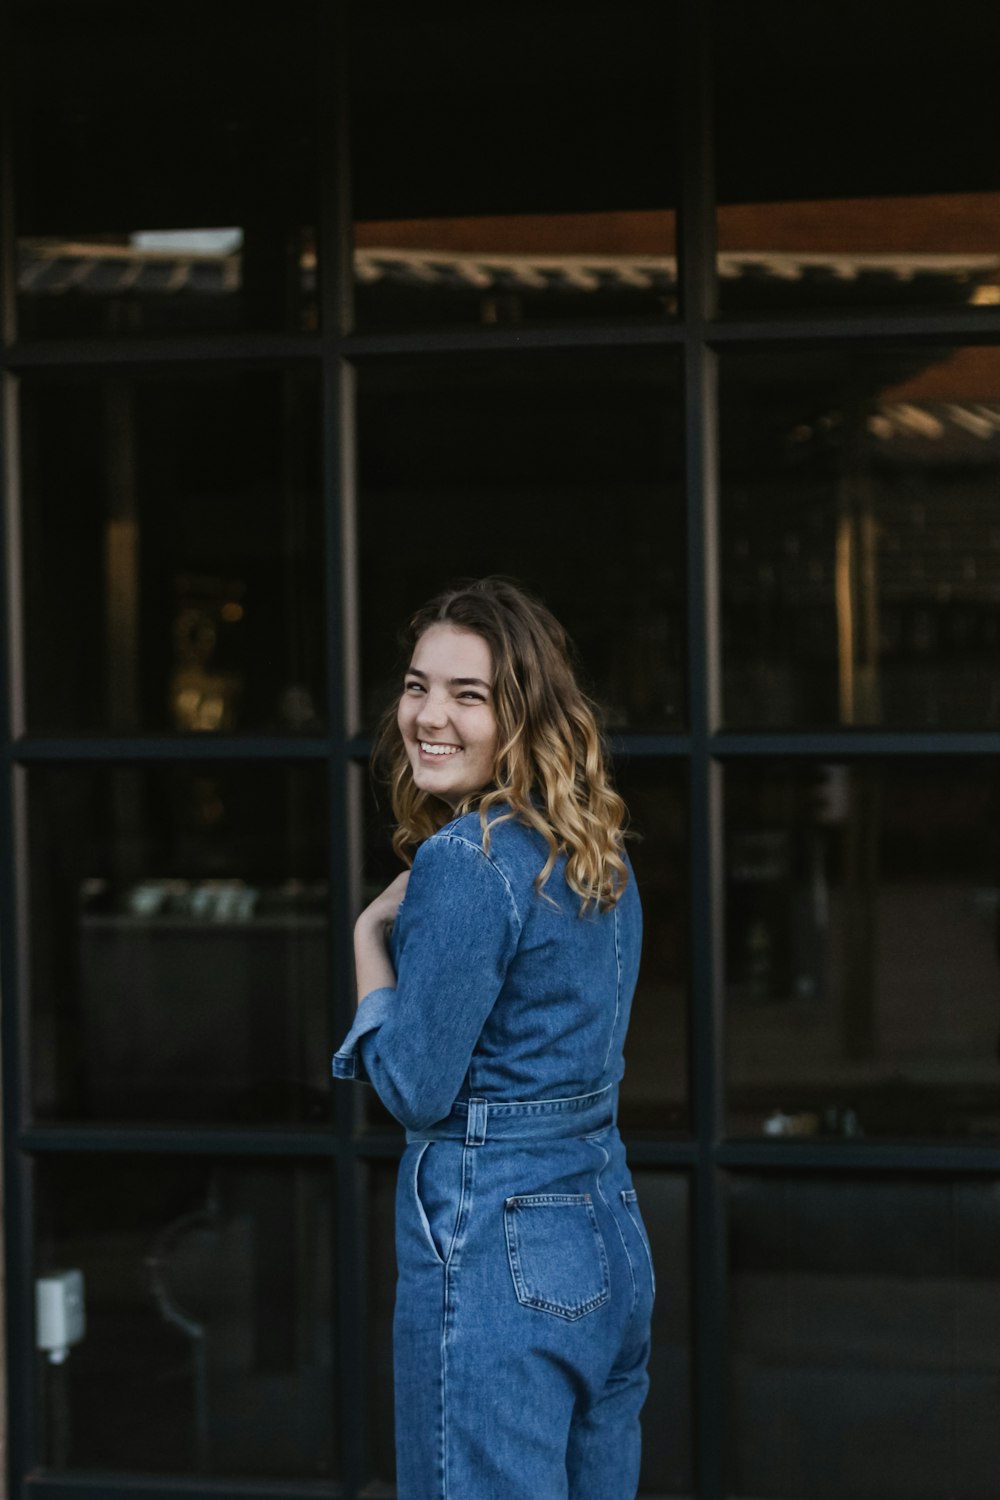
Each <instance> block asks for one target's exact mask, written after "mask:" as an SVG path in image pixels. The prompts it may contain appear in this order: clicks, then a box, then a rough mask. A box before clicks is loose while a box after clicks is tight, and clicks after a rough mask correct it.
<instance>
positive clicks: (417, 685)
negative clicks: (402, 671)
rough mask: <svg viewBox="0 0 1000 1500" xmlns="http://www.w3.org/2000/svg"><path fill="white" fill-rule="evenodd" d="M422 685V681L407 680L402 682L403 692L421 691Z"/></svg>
mask: <svg viewBox="0 0 1000 1500" xmlns="http://www.w3.org/2000/svg"><path fill="white" fill-rule="evenodd" d="M423 690H424V685H423V683H422V682H407V683H405V684H404V687H403V691H404V693H422V692H423Z"/></svg>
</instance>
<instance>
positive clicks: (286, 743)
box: [5, 733, 332, 763]
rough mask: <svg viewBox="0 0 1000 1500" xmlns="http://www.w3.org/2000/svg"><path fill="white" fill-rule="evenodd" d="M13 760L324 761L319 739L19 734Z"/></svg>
mask: <svg viewBox="0 0 1000 1500" xmlns="http://www.w3.org/2000/svg"><path fill="white" fill-rule="evenodd" d="M5 748H6V753H7V755H8V757H9V758H10V759H11V760H13V761H15V762H18V761H21V762H30V763H33V762H35V761H52V760H60V761H67V760H69V761H94V760H117V761H137V760H325V759H327V757H328V756H329V755H330V754H331V748H332V747H331V741H330V740H328V739H326V738H324V737H323V736H322V735H301V736H296V735H278V734H246V735H241V734H210V733H205V734H149V735H78V736H70V735H66V736H62V735H59V736H56V735H37V734H31V735H24V736H23V737H22V738H21V739H17V740H13V741H11V742H10V743H9V744H8V745H7V746H6V747H5Z"/></svg>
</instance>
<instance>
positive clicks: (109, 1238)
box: [37, 1155, 336, 1479]
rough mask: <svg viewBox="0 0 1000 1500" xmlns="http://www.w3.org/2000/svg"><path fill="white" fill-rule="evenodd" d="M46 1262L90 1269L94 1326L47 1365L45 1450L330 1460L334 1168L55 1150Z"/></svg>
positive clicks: (115, 1462)
mask: <svg viewBox="0 0 1000 1500" xmlns="http://www.w3.org/2000/svg"><path fill="white" fill-rule="evenodd" d="M37 1173H38V1190H37V1200H38V1244H37V1265H38V1274H39V1275H45V1274H47V1273H48V1272H49V1271H50V1270H54V1269H56V1268H59V1269H63V1268H72V1269H74V1270H77V1271H80V1272H82V1276H83V1286H84V1302H85V1309H86V1332H85V1334H84V1337H83V1339H82V1341H81V1342H80V1343H78V1344H77V1345H75V1346H74V1347H73V1348H72V1349H71V1350H70V1352H69V1355H68V1358H67V1359H66V1361H65V1363H63V1364H53V1363H50V1362H48V1361H46V1362H44V1363H41V1364H40V1366H39V1379H40V1382H41V1395H42V1399H43V1402H44V1407H45V1415H46V1424H45V1445H46V1446H45V1452H44V1458H43V1462H44V1463H45V1464H46V1465H47V1466H50V1467H54V1468H59V1469H63V1468H78V1469H100V1470H105V1471H109V1472H122V1471H132V1472H142V1471H147V1472H153V1473H174V1474H202V1475H225V1474H233V1475H246V1476H248V1477H249V1476H253V1477H258V1478H259V1477H261V1476H274V1477H275V1478H286V1479H287V1478H289V1477H296V1478H309V1477H314V1478H317V1479H320V1478H328V1477H329V1476H331V1475H332V1474H333V1473H334V1472H335V1464H336V1457H335V1449H334V1421H333V1417H332V1413H333V1410H334V1385H333V1382H334V1374H333V1366H334V1329H333V1318H332V1306H331V1300H330V1289H331V1280H330V1263H331V1256H332V1251H333V1240H334V1234H333V1223H332V1220H331V1205H332V1202H333V1194H332V1190H331V1184H330V1177H329V1172H328V1170H327V1169H326V1168H325V1167H323V1166H322V1165H317V1166H304V1165H300V1164H296V1163H291V1162H282V1163H281V1164H279V1165H273V1166H270V1165H262V1164H259V1163H252V1164H251V1163H248V1164H244V1165H237V1164H234V1163H232V1162H216V1161H210V1160H206V1159H204V1158H199V1157H194V1158H190V1159H184V1160H182V1159H177V1158H171V1157H152V1158H148V1157H147V1158H144V1159H140V1158H135V1157H126V1158H109V1157H100V1158H96V1157H87V1156H79V1155H74V1156H73V1157H71V1158H58V1157H57V1158H52V1157H46V1158H45V1159H44V1160H43V1161H41V1162H40V1163H39V1165H38V1168H37Z"/></svg>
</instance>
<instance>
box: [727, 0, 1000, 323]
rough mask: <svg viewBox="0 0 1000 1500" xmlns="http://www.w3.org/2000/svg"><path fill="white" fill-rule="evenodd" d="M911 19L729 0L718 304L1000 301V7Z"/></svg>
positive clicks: (794, 309) (858, 4)
mask: <svg viewBox="0 0 1000 1500" xmlns="http://www.w3.org/2000/svg"><path fill="white" fill-rule="evenodd" d="M910 20H911V18H909V17H906V16H904V15H903V13H902V12H900V11H899V10H897V9H896V8H895V7H892V6H880V7H872V6H871V5H868V4H865V3H864V0H843V3H840V4H838V5H837V6H836V8H835V9H824V10H822V11H812V12H811V11H810V9H809V8H802V7H800V8H798V9H797V10H791V9H790V8H789V7H788V6H787V5H784V4H783V3H781V0H777V3H775V0H765V3H763V4H758V5H753V6H747V5H744V4H742V3H739V0H722V3H721V4H720V5H719V8H718V15H717V17H716V32H715V35H716V61H717V65H718V73H717V84H716V98H717V101H718V104H717V132H718V136H717V139H718V187H719V197H720V203H719V207H718V211H717V219H716V230H717V238H718V247H719V256H718V270H719V291H720V303H721V306H722V309H723V311H724V312H727V313H742V312H763V311H767V312H770V313H773V314H777V315H779V316H781V315H788V316H794V315H796V314H803V313H805V314H811V313H813V312H820V313H823V314H827V313H829V314H833V313H837V312H844V311H848V310H850V311H854V310H858V311H861V310H869V309H903V310H907V309H908V310H919V309H923V308H931V307H939V308H948V307H951V308H956V309H958V308H965V309H968V308H979V307H982V308H991V307H996V306H997V305H998V304H1000V172H998V169H997V160H996V152H995V150H994V149H993V144H992V143H993V142H994V141H995V139H996V118H995V112H994V111H993V107H992V103H991V101H990V71H989V61H988V59H989V58H990V57H991V56H994V55H995V54H996V49H997V47H998V45H1000V26H998V18H997V14H996V12H995V11H994V10H993V9H992V8H991V7H988V6H984V5H982V4H981V3H979V0H956V3H955V4H954V5H952V6H951V7H950V8H949V12H948V22H947V24H946V25H939V26H923V25H918V24H910ZM817 25H818V26H820V27H821V28H822V45H821V46H817ZM847 80H850V82H849V84H847V86H845V83H846V81H847ZM931 81H932V82H931ZM928 87H932V89H933V95H934V109H933V110H928V109H927V108H926V100H927V91H928ZM762 101H766V104H765V103H763V102H762Z"/></svg>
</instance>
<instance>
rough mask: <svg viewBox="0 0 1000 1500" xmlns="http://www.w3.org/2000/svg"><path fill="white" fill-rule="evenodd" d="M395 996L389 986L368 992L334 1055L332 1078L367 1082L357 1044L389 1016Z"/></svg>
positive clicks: (394, 992)
mask: <svg viewBox="0 0 1000 1500" xmlns="http://www.w3.org/2000/svg"><path fill="white" fill-rule="evenodd" d="M395 996H396V991H395V990H394V989H393V988H391V987H390V986H386V987H385V988H383V989H379V990H369V991H368V994H367V995H366V996H365V998H364V999H363V1000H362V1002H361V1004H360V1005H359V1006H358V1010H357V1014H356V1015H355V1017H354V1025H353V1026H352V1027H351V1029H350V1031H349V1032H348V1033H347V1035H346V1036H345V1038H344V1040H343V1041H342V1042H341V1044H340V1047H339V1048H338V1049H337V1051H336V1052H335V1053H334V1056H333V1076H334V1078H357V1079H359V1080H361V1081H362V1082H367V1081H368V1078H367V1074H366V1073H365V1066H364V1062H363V1061H362V1059H361V1056H360V1055H359V1052H358V1044H359V1042H360V1041H361V1038H362V1037H363V1036H367V1035H368V1033H369V1032H370V1031H375V1030H376V1029H377V1028H378V1027H379V1026H381V1025H382V1022H383V1021H384V1020H385V1019H386V1017H387V1016H388V1014H389V1008H390V1006H391V1005H392V1003H393V1000H394V999H395Z"/></svg>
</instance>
